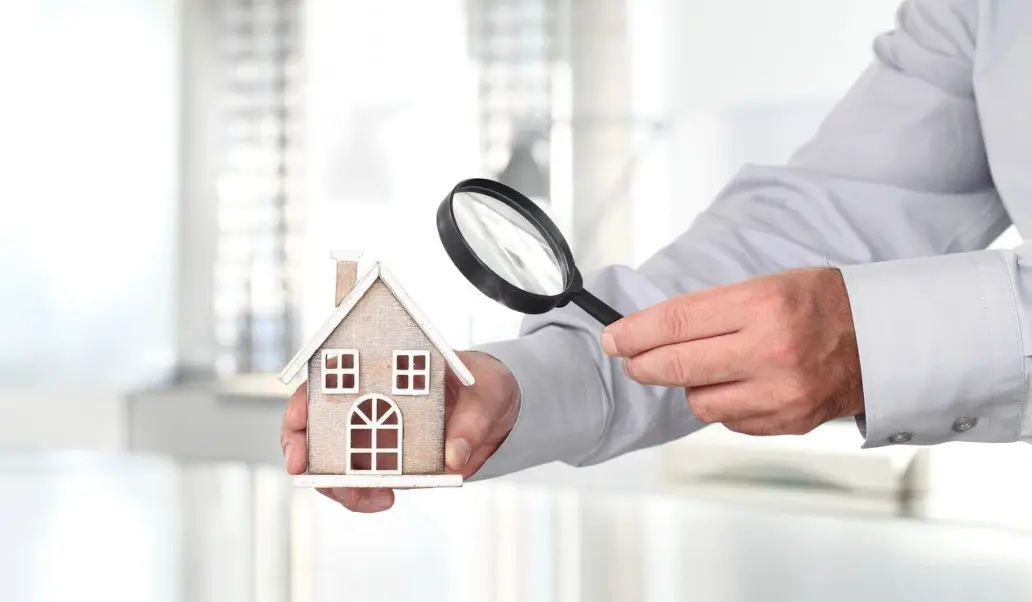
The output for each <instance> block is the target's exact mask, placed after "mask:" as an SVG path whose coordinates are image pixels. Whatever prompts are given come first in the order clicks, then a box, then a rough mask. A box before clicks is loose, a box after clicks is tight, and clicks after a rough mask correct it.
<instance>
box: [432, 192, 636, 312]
mask: <svg viewBox="0 0 1032 602" xmlns="http://www.w3.org/2000/svg"><path fill="white" fill-rule="evenodd" d="M437 231H438V233H439V234H440V235H441V242H442V244H444V248H445V250H446V251H447V252H448V255H449V256H450V257H451V259H452V261H453V262H455V266H456V267H458V268H459V271H460V272H462V274H463V275H464V276H466V278H467V279H468V280H469V281H470V282H471V283H472V284H473V285H474V286H476V287H477V288H478V289H480V291H481V292H482V293H484V294H485V295H487V296H488V297H490V298H492V299H494V300H495V301H498V302H499V303H501V304H503V305H505V306H507V307H509V308H510V309H514V310H516V311H519V312H523V313H533V314H540V313H545V312H547V311H550V310H552V309H555V308H557V307H563V306H565V305H566V304H567V303H574V304H576V305H578V306H579V307H581V309H583V310H584V311H586V312H588V313H589V314H590V315H592V316H593V317H594V318H595V319H597V320H598V321H599V322H602V323H603V324H611V323H613V322H615V321H616V320H619V319H620V318H621V317H622V316H620V314H619V313H617V312H616V310H614V309H613V308H611V307H609V306H608V305H606V304H605V303H604V302H602V301H601V300H600V299H598V298H597V297H595V296H594V295H592V294H591V293H589V292H588V291H586V290H584V287H583V285H582V282H581V275H580V272H578V271H577V267H576V266H575V265H574V261H573V253H571V252H570V247H569V245H567V244H566V240H565V239H564V238H563V235H562V233H560V232H559V229H558V228H556V227H555V224H554V223H552V220H551V219H549V218H548V216H547V215H546V214H545V212H544V211H542V210H541V208H540V207H538V206H537V205H536V204H535V203H534V202H533V201H531V200H530V199H528V198H527V197H526V196H524V195H522V194H520V193H519V192H517V191H515V190H513V189H512V188H509V187H508V186H505V185H504V184H501V183H499V182H493V181H491V180H484V179H479V178H477V179H472V180H464V181H462V182H459V184H458V185H457V186H456V187H455V188H453V189H452V191H451V193H449V194H448V196H447V197H446V198H445V199H444V201H443V202H442V203H441V206H440V207H439V208H438V210H437Z"/></svg>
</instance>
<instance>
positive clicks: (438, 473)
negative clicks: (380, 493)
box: [280, 253, 474, 489]
mask: <svg viewBox="0 0 1032 602" xmlns="http://www.w3.org/2000/svg"><path fill="white" fill-rule="evenodd" d="M333 257H334V259H335V260H336V262H337V287H336V288H337V291H336V304H335V308H334V310H333V311H332V312H331V314H330V316H329V318H328V319H327V320H326V322H324V323H323V325H322V326H321V327H320V328H319V331H318V332H317V333H315V336H314V337H313V338H312V339H311V340H310V341H309V342H308V344H307V345H305V347H304V348H302V349H301V350H300V351H299V352H298V353H297V355H296V356H294V358H293V359H292V360H291V361H290V364H288V365H287V367H286V368H284V370H283V372H282V373H281V374H280V380H281V381H282V382H283V383H285V384H287V383H289V382H291V380H292V379H293V378H294V377H295V376H296V375H298V374H300V373H305V375H306V376H307V381H308V385H307V400H306V401H307V404H308V423H307V429H306V441H307V444H308V445H307V447H308V470H309V471H310V473H309V474H302V475H298V476H296V477H295V478H294V485H295V486H298V487H316V488H336V487H386V488H399V489H415V488H424V487H427V488H430V487H460V486H461V485H462V475H460V474H452V473H450V472H449V471H448V470H447V469H446V467H445V465H444V425H445V395H446V389H447V387H446V386H445V381H446V379H448V378H454V379H455V381H456V382H457V383H459V384H461V385H463V386H466V387H468V386H470V385H472V384H473V383H474V380H473V375H472V374H471V373H470V371H469V369H468V368H467V367H466V366H465V365H464V364H463V363H462V360H461V359H460V358H459V356H458V355H457V354H456V353H455V352H454V351H452V350H451V349H450V348H449V347H448V345H447V344H446V343H445V341H444V339H443V338H442V337H441V336H440V334H439V333H438V332H437V331H436V330H434V328H433V327H432V326H431V325H430V322H429V321H428V320H427V319H426V316H424V315H423V314H422V313H421V312H420V311H419V309H418V308H417V307H416V304H415V303H414V302H413V300H412V299H411V298H410V297H409V296H408V295H407V294H406V293H405V291H404V290H403V289H402V288H401V284H400V283H399V282H398V280H397V279H396V278H395V277H394V276H393V275H391V273H390V272H388V271H387V270H386V269H385V268H384V267H383V266H381V265H380V264H379V263H378V262H374V263H373V264H372V266H370V267H369V269H368V270H366V271H365V272H364V273H363V275H362V276H361V277H359V270H358V259H357V255H356V254H352V253H337V254H334V256H333Z"/></svg>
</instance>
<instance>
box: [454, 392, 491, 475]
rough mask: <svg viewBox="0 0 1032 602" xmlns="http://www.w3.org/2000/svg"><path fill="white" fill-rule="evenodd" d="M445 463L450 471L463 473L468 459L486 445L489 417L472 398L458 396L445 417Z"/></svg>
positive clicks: (475, 399)
mask: <svg viewBox="0 0 1032 602" xmlns="http://www.w3.org/2000/svg"><path fill="white" fill-rule="evenodd" d="M447 420H448V423H447V426H446V427H445V431H444V432H445V443H444V463H445V465H446V466H447V467H448V469H449V470H452V471H454V472H464V469H465V468H466V466H467V465H468V464H469V461H470V459H471V458H472V457H473V456H474V455H475V454H476V452H477V450H479V449H480V448H481V447H483V445H484V444H485V443H486V442H487V438H488V435H490V433H491V416H490V414H489V413H488V412H487V409H486V408H485V407H484V404H483V403H481V401H480V399H479V398H477V397H476V396H473V395H460V396H459V399H457V400H456V402H455V406H454V407H453V408H452V412H451V415H450V416H449V417H448V418H447Z"/></svg>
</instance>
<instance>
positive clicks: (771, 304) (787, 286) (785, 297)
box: [757, 278, 800, 315]
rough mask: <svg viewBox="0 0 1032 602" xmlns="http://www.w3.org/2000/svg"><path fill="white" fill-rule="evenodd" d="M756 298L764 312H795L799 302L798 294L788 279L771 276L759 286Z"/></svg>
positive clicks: (776, 313) (782, 313)
mask: <svg viewBox="0 0 1032 602" xmlns="http://www.w3.org/2000/svg"><path fill="white" fill-rule="evenodd" d="M757 300H758V301H759V303H760V306H761V308H762V309H763V310H764V311H765V312H768V313H770V314H774V315H786V314H791V313H794V312H795V309H796V308H797V307H798V306H799V303H800V295H799V292H798V290H797V289H796V287H794V286H792V284H791V283H790V282H789V281H787V280H785V279H783V278H772V279H770V280H768V281H766V282H765V283H764V284H763V285H762V286H760V287H759V289H758V290H757Z"/></svg>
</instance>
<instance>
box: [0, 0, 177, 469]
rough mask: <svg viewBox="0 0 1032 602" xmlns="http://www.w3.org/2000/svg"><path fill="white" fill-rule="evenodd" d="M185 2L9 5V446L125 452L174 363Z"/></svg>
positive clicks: (5, 270) (4, 326) (4, 381)
mask: <svg viewBox="0 0 1032 602" xmlns="http://www.w3.org/2000/svg"><path fill="white" fill-rule="evenodd" d="M177 9H178V3H177V2H176V1H175V0H158V1H155V0H92V1H90V2H79V1H77V0H48V1H27V0H16V1H13V2H4V3H2V4H0V72H2V73H4V81H5V84H4V88H3V101H2V104H3V107H4V110H3V111H0V132H3V135H2V136H0V165H3V166H4V167H3V168H2V169H0V171H2V173H3V177H2V183H0V206H2V207H3V218H2V219H0V274H2V278H0V448H10V447H23V446H28V447H43V448H55V447H57V448H86V449H114V448H117V447H118V446H119V445H120V444H121V418H120V412H121V398H120V393H119V392H120V391H122V390H125V389H128V388H131V387H135V386H140V385H142V384H144V383H147V382H149V381H151V380H153V379H155V378H159V377H161V376H162V375H164V374H165V372H166V371H167V370H168V369H169V368H170V367H171V363H172V359H173V350H174V344H175V343H174V341H175V338H174V314H173V311H174V292H175V276H174V251H175V232H176V210H177V201H178V184H177V182H178V177H177V172H176V169H177V153H178V147H177V136H178V132H177V123H178V115H177V111H178V101H177V97H178V93H177V86H178V66H177V65H178V57H177V54H176V53H177V48H178V42H177V36H178V31H177V18H178V16H177Z"/></svg>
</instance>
